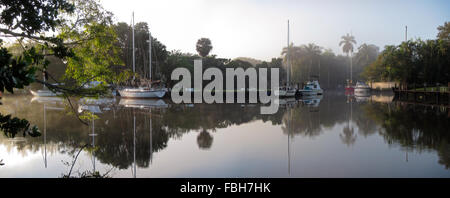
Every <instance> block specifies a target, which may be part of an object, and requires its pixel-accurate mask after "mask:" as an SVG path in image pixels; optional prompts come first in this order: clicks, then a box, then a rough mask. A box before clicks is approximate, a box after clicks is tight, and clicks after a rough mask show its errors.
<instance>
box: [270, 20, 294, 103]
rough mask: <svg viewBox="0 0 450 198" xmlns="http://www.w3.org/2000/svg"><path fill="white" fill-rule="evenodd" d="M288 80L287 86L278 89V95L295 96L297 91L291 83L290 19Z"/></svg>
mask: <svg viewBox="0 0 450 198" xmlns="http://www.w3.org/2000/svg"><path fill="white" fill-rule="evenodd" d="M287 44H288V45H287V54H286V56H287V69H286V70H287V72H286V74H287V81H286V86H285V87H280V89H279V90H278V93H277V92H275V95H278V97H295V93H296V92H297V90H296V89H295V88H294V87H291V85H290V80H289V77H290V72H291V65H290V60H289V59H290V57H289V55H290V53H289V51H290V50H289V48H290V47H289V20H288V35H287Z"/></svg>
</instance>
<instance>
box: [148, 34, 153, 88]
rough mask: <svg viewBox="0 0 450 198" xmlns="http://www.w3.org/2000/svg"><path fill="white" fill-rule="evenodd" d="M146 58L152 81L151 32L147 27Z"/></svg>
mask: <svg viewBox="0 0 450 198" xmlns="http://www.w3.org/2000/svg"><path fill="white" fill-rule="evenodd" d="M148 59H149V63H150V64H149V74H148V77H149V79H150V83H151V82H152V33H150V28H149V29H148Z"/></svg>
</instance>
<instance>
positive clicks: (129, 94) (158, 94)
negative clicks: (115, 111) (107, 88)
mask: <svg viewBox="0 0 450 198" xmlns="http://www.w3.org/2000/svg"><path fill="white" fill-rule="evenodd" d="M166 92H167V90H119V94H120V97H123V98H163V97H164V95H166Z"/></svg>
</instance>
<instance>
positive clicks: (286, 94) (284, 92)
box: [275, 90, 295, 98]
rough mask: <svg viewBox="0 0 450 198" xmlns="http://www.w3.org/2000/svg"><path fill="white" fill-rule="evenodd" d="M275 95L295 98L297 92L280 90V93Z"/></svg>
mask: <svg viewBox="0 0 450 198" xmlns="http://www.w3.org/2000/svg"><path fill="white" fill-rule="evenodd" d="M275 95H278V97H280V98H283V97H295V90H288V91H286V90H278V93H277V92H275Z"/></svg>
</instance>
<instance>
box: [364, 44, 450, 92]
mask: <svg viewBox="0 0 450 198" xmlns="http://www.w3.org/2000/svg"><path fill="white" fill-rule="evenodd" d="M449 50H450V45H449V43H448V42H447V41H444V40H427V41H422V40H420V39H418V40H416V41H412V40H410V41H406V42H403V43H402V44H400V45H398V46H395V45H392V46H386V48H385V50H384V51H383V52H381V54H380V55H379V56H378V58H377V60H376V61H375V62H374V63H373V64H371V65H370V66H369V67H367V68H366V70H365V71H364V74H363V75H364V76H365V77H366V78H368V79H370V80H371V81H384V80H387V81H392V80H393V81H397V82H401V83H403V84H418V85H423V84H424V83H428V84H436V83H441V84H447V82H448V81H449V79H450V69H449V67H448V66H449V65H450V56H449Z"/></svg>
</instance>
